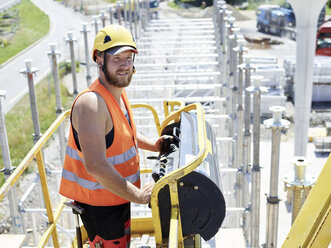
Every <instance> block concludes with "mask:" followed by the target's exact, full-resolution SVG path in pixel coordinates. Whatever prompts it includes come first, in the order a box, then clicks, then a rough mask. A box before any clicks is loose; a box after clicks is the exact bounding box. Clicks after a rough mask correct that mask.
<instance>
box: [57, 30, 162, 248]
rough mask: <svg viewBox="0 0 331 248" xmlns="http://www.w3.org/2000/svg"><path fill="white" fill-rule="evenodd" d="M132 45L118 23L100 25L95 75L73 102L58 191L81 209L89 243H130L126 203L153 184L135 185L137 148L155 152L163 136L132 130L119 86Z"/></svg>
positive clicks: (127, 72) (146, 195)
mask: <svg viewBox="0 0 331 248" xmlns="http://www.w3.org/2000/svg"><path fill="white" fill-rule="evenodd" d="M137 53H138V51H137V47H136V44H135V42H134V40H133V38H132V35H131V34H130V32H129V31H128V30H127V29H125V28H124V27H122V26H119V25H109V26H106V27H105V28H103V29H101V30H100V31H99V32H98V33H97V35H96V37H95V40H94V46H93V54H92V56H93V60H94V61H95V62H96V63H97V65H98V67H99V77H98V79H96V80H95V81H94V82H93V84H92V85H91V86H90V87H88V88H87V89H86V90H85V91H83V92H82V93H81V94H79V95H78V97H77V98H76V99H75V101H74V103H73V105H72V109H71V110H72V111H71V116H70V120H71V128H70V133H69V138H68V145H67V151H66V157H65V161H64V168H63V173H62V180H61V186H60V193H61V194H62V195H64V196H66V197H68V198H70V199H73V200H74V201H75V202H76V204H78V205H79V206H81V207H82V208H83V209H84V213H83V214H81V219H82V221H83V224H84V226H85V228H86V230H87V234H88V237H89V241H90V247H91V248H94V247H97V248H98V247H103V248H112V247H119V248H125V247H129V245H130V202H135V203H140V204H147V203H149V202H150V199H151V191H152V188H153V183H150V184H147V185H144V186H143V187H142V188H141V189H140V173H139V156H138V147H139V148H142V149H147V150H150V151H155V152H159V151H161V150H162V147H163V146H164V145H165V143H167V142H165V140H166V139H168V137H164V136H162V137H160V138H159V139H157V140H155V141H154V140H151V139H148V138H147V137H144V136H143V135H141V134H139V133H138V132H136V126H135V123H134V120H133V115H132V110H131V107H130V104H129V101H128V99H127V96H126V93H125V90H124V88H125V87H127V86H128V85H129V84H130V81H131V77H132V75H133V73H134V71H135V69H134V66H133V60H134V55H135V54H137Z"/></svg>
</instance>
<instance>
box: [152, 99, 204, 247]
mask: <svg viewBox="0 0 331 248" xmlns="http://www.w3.org/2000/svg"><path fill="white" fill-rule="evenodd" d="M193 110H195V111H196V112H197V120H198V143H199V154H198V155H197V156H196V157H195V158H194V159H193V160H191V161H190V162H189V163H188V164H187V165H185V166H183V167H181V168H179V169H177V170H174V171H173V172H171V173H169V174H168V175H166V176H164V177H162V178H161V179H160V180H159V181H158V182H157V183H156V184H155V185H154V188H153V191H152V197H151V206H152V216H153V224H154V230H155V241H156V246H157V247H164V246H167V245H166V244H164V243H163V242H164V241H163V238H162V231H161V219H160V214H159V205H158V194H159V191H160V190H161V189H162V188H163V187H165V186H166V185H168V186H169V192H170V199H171V220H170V230H169V244H168V247H169V248H174V247H184V238H183V234H182V225H181V219H180V209H179V200H178V192H177V181H178V179H180V178H182V177H184V176H185V175H187V174H189V173H190V172H192V171H193V170H194V169H196V168H197V167H198V166H199V165H200V164H201V163H202V162H203V161H204V160H205V159H206V157H207V155H208V150H207V146H206V139H207V137H206V127H205V121H204V120H205V118H204V113H203V108H202V106H201V104H199V103H195V104H190V105H188V106H186V107H184V108H182V109H180V110H178V111H176V112H174V113H173V114H171V115H169V116H168V117H167V118H166V119H165V120H164V121H163V123H162V125H161V130H163V129H164V128H165V127H166V126H167V125H168V124H169V123H170V122H172V121H175V120H179V119H180V114H181V113H182V112H189V111H193Z"/></svg>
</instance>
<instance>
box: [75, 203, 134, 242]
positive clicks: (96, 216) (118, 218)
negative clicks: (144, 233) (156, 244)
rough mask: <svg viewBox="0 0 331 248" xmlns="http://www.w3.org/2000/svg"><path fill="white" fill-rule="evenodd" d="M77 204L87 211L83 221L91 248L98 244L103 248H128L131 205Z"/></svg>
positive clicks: (83, 215)
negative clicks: (102, 205)
mask: <svg viewBox="0 0 331 248" xmlns="http://www.w3.org/2000/svg"><path fill="white" fill-rule="evenodd" d="M76 203H77V205H79V206H81V207H82V208H84V210H85V212H84V214H82V215H81V219H82V221H83V224H84V227H85V229H86V231H87V235H88V237H89V240H90V246H91V248H94V247H95V245H94V244H95V243H97V242H99V243H101V244H102V246H101V247H103V248H113V247H116V248H126V247H128V246H129V245H130V239H131V236H130V233H131V231H130V227H131V223H130V203H126V204H123V205H117V206H106V207H101V206H91V205H88V204H84V203H80V202H76Z"/></svg>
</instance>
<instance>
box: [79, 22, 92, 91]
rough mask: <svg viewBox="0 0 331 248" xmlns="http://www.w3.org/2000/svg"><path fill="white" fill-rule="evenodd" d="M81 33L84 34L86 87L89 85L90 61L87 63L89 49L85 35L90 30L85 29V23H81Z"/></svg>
mask: <svg viewBox="0 0 331 248" xmlns="http://www.w3.org/2000/svg"><path fill="white" fill-rule="evenodd" d="M81 32H82V33H83V34H84V45H85V64H86V83H87V86H90V85H91V75H90V63H89V62H90V61H89V47H88V38H87V33H88V32H90V30H88V29H87V23H83V30H81Z"/></svg>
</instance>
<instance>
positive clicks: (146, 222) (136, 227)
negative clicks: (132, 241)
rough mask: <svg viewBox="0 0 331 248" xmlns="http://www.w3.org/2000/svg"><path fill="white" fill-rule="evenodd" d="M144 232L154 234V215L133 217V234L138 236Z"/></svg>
mask: <svg viewBox="0 0 331 248" xmlns="http://www.w3.org/2000/svg"><path fill="white" fill-rule="evenodd" d="M143 234H148V235H151V236H153V235H154V225H153V220H152V217H135V218H132V219H131V236H132V237H137V236H142V235H143Z"/></svg>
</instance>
